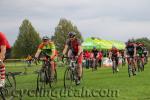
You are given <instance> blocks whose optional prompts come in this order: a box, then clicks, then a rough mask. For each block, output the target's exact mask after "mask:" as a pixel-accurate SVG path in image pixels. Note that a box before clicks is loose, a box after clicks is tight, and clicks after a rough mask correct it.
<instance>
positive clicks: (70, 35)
mask: <svg viewBox="0 0 150 100" xmlns="http://www.w3.org/2000/svg"><path fill="white" fill-rule="evenodd" d="M75 35H76V33H75V32H69V33H68V36H69V37H70V38H71V37H74V36H75Z"/></svg>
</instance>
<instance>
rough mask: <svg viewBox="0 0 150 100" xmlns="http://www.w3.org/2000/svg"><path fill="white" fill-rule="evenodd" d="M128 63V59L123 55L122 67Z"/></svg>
mask: <svg viewBox="0 0 150 100" xmlns="http://www.w3.org/2000/svg"><path fill="white" fill-rule="evenodd" d="M125 65H126V59H125V57H122V67H123V66H125Z"/></svg>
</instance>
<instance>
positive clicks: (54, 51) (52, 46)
mask: <svg viewBox="0 0 150 100" xmlns="http://www.w3.org/2000/svg"><path fill="white" fill-rule="evenodd" d="M51 44H52V45H51V49H52V55H51V58H52V59H53V58H54V57H55V54H56V47H55V45H54V43H53V42H52V43H51Z"/></svg>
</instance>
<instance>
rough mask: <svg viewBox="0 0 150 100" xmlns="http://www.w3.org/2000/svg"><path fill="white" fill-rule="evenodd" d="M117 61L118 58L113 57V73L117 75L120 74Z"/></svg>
mask: <svg viewBox="0 0 150 100" xmlns="http://www.w3.org/2000/svg"><path fill="white" fill-rule="evenodd" d="M116 59H118V58H116V57H112V62H113V64H112V72H113V74H115V73H117V72H118V71H117V62H116Z"/></svg>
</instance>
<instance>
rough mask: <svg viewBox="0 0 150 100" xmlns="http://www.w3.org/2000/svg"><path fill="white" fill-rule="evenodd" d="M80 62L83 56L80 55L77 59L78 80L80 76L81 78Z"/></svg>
mask: <svg viewBox="0 0 150 100" xmlns="http://www.w3.org/2000/svg"><path fill="white" fill-rule="evenodd" d="M82 60H83V56H82V54H81V55H80V56H79V57H78V68H77V69H78V78H79V80H80V78H81V76H82Z"/></svg>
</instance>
